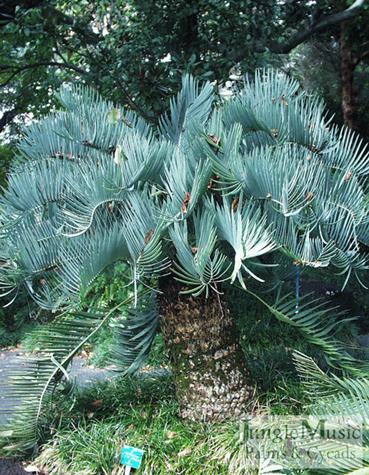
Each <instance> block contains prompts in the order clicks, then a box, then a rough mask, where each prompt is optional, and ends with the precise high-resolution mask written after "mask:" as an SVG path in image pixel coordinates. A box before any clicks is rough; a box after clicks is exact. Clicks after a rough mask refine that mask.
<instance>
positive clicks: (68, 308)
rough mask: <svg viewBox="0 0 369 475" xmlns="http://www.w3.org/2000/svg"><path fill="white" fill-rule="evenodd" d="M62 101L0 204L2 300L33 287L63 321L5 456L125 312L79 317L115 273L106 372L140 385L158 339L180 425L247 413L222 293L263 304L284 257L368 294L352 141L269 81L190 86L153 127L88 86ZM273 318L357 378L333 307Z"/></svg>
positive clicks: (286, 83) (306, 305)
mask: <svg viewBox="0 0 369 475" xmlns="http://www.w3.org/2000/svg"><path fill="white" fill-rule="evenodd" d="M60 103H61V106H62V110H61V111H60V112H57V113H55V114H53V115H51V116H50V117H48V118H46V119H44V120H42V121H41V122H35V123H33V124H32V125H31V126H30V127H29V128H28V129H27V130H26V131H25V133H24V138H23V139H22V141H21V142H20V144H19V154H18V157H17V160H16V162H15V164H14V166H13V169H12V171H11V173H10V175H9V177H8V182H9V184H8V188H7V190H6V191H4V195H3V197H2V199H1V230H2V265H1V276H2V277H1V282H2V287H3V289H4V294H6V295H8V297H9V299H10V301H11V300H12V299H13V298H16V295H17V293H18V292H19V290H20V289H21V288H22V287H23V288H26V290H27V291H28V292H29V294H30V296H31V297H32V298H33V299H34V300H35V301H36V302H37V303H38V304H39V305H41V306H43V307H46V308H49V309H52V310H53V311H56V312H57V315H58V316H57V317H56V318H55V320H54V321H53V322H52V323H51V324H49V326H47V327H45V328H44V329H43V330H40V337H39V342H40V345H39V346H40V350H41V351H42V355H41V356H40V357H37V356H35V357H34V358H33V359H29V360H27V361H26V365H28V366H26V367H27V368H29V369H28V371H29V373H28V378H27V380H25V379H24V378H23V379H22V375H23V374H24V372H25V370H24V369H21V370H20V369H19V368H16V369H15V371H16V373H17V374H16V375H15V377H14V378H13V385H14V388H15V389H14V394H16V396H15V397H16V398H19V395H20V394H21V395H28V397H29V398H31V400H30V399H29V400H28V403H27V406H26V409H25V407H23V409H22V410H21V412H19V413H18V419H14V420H18V428H17V429H14V425H13V428H12V429H11V430H9V431H8V432H7V433H6V435H7V437H8V440H9V441H10V440H12V443H13V448H14V447H15V445H14V441H15V440H16V441H18V442H19V441H20V440H24V438H25V437H28V438H29V440H31V439H32V437H31V434H33V433H34V430H35V425H34V424H35V423H34V422H31V420H32V421H34V419H35V418H36V419H37V418H39V417H40V414H41V412H42V411H41V409H42V402H43V399H44V396H45V394H47V391H48V388H49V387H50V385H51V384H52V383H53V382H55V381H56V380H58V379H60V377H61V376H62V375H63V374H64V373H65V368H66V367H67V365H68V364H69V362H70V360H71V358H72V357H73V355H74V354H75V353H76V351H78V348H80V347H81V346H82V345H83V343H84V342H85V341H86V340H87V339H88V338H89V336H90V335H91V334H92V333H95V332H96V331H97V330H98V329H99V328H100V327H101V326H102V325H104V324H105V323H107V322H108V321H109V318H110V317H111V316H112V315H116V314H117V313H119V312H120V311H121V308H122V307H123V304H124V305H125V304H126V302H122V304H121V306H118V307H117V308H115V309H109V311H107V310H106V309H104V308H97V309H96V308H84V309H83V311H81V310H80V309H79V310H77V309H78V302H79V300H80V298H81V296H83V297H84V301H86V298H88V297H86V296H88V291H89V286H90V284H91V282H92V281H93V279H94V278H95V277H96V276H97V275H98V274H99V273H101V272H102V271H103V270H104V269H105V268H106V267H107V266H109V265H112V264H114V263H117V262H121V261H123V262H126V263H128V264H129V267H127V268H129V269H130V272H131V275H132V295H133V297H132V299H131V302H130V308H129V316H128V318H127V319H122V322H121V324H119V325H118V326H117V327H116V329H115V331H116V333H117V335H116V338H117V346H116V348H115V349H114V351H113V355H112V356H113V357H114V359H115V361H116V362H118V363H120V364H121V365H122V367H123V369H125V370H126V371H128V372H134V371H136V370H137V369H138V368H139V367H140V365H142V362H143V361H144V359H145V356H146V355H147V354H148V352H149V350H150V345H151V343H152V341H153V339H154V337H155V335H156V333H157V332H158V331H161V332H162V334H163V336H164V341H165V343H166V345H167V348H168V350H169V355H170V361H171V365H172V369H173V373H174V377H175V382H176V388H177V394H178V399H179V403H180V411H181V415H182V416H183V417H186V418H189V419H191V420H199V419H201V420H203V419H206V420H212V421H214V420H223V419H226V418H229V417H233V416H237V415H239V414H241V413H243V412H244V411H245V407H246V403H247V402H248V401H249V399H250V398H252V394H253V387H252V381H250V380H249V376H248V371H247V363H246V362H245V360H244V357H243V354H242V351H241V348H240V345H239V342H238V338H237V331H236V328H235V325H234V321H233V319H232V315H230V313H229V311H228V309H227V306H226V302H225V298H224V291H225V289H226V285H227V283H234V284H236V285H238V286H239V287H241V288H243V289H244V290H245V291H246V292H247V294H245V295H247V296H248V297H251V296H252V295H253V296H254V297H256V298H259V299H261V297H260V295H259V294H258V293H256V294H255V293H253V292H252V291H251V290H250V282H253V281H265V284H263V286H267V285H268V284H269V283H271V282H268V280H270V278H269V275H271V274H270V273H269V270H271V267H270V266H275V265H278V262H280V261H281V259H282V258H283V262H290V264H291V266H292V267H294V268H295V269H298V270H299V271H303V270H304V269H305V268H307V267H310V268H320V269H323V268H324V269H327V270H328V271H330V272H331V271H332V270H336V271H337V272H338V273H340V274H343V275H345V277H346V278H345V283H346V282H347V281H348V279H349V278H350V277H356V278H357V279H359V281H361V283H363V284H364V282H362V279H361V277H360V275H361V271H363V270H365V269H366V268H367V260H366V257H365V255H364V254H363V252H362V250H363V249H362V247H363V246H362V243H364V244H365V245H368V244H369V226H368V225H369V215H368V206H367V204H368V202H367V200H366V195H365V186H366V184H365V183H366V182H365V180H366V177H367V175H368V173H369V154H368V151H367V149H366V147H365V146H364V145H363V143H362V140H361V139H360V138H359V137H358V136H357V135H356V134H355V133H354V132H352V131H349V130H348V129H345V128H342V129H340V128H338V127H336V126H334V125H330V122H331V120H330V119H329V118H328V117H327V114H326V112H325V109H324V105H323V104H322V103H321V101H320V100H319V99H317V98H314V97H310V96H309V95H308V94H306V93H304V92H303V91H301V90H300V87H299V85H298V83H297V82H296V81H294V80H292V79H290V78H288V77H287V76H285V75H284V74H282V73H280V72H275V71H261V72H258V73H257V74H256V75H255V78H254V79H253V80H252V81H246V82H245V85H244V88H243V89H242V90H241V91H240V92H239V93H238V94H236V95H235V96H233V97H232V98H231V99H228V100H221V99H220V98H219V97H216V96H215V94H214V90H213V86H212V85H211V84H210V83H206V84H203V85H200V84H199V83H198V81H197V80H196V79H194V78H192V77H191V76H188V75H186V76H184V78H183V81H182V89H181V90H180V92H179V93H178V95H177V96H176V97H175V98H173V99H172V101H171V104H170V112H169V113H168V114H166V115H165V116H164V117H161V118H160V121H159V127H158V128H155V127H153V126H151V125H148V124H147V123H145V121H144V120H143V119H141V118H139V117H137V116H136V115H134V114H133V113H132V112H130V111H127V110H124V109H122V108H119V107H117V106H115V105H113V104H112V103H110V102H106V101H104V100H103V99H102V98H101V97H99V95H98V94H96V93H95V92H93V91H92V90H90V89H87V88H84V87H80V86H77V87H71V88H70V87H68V86H66V87H64V88H63V89H62V91H61V92H60ZM274 269H275V268H274ZM265 271H267V272H265ZM277 274H278V271H277ZM263 276H264V277H263ZM262 301H263V302H264V300H263V299H262ZM266 305H267V307H268V308H269V310H271V311H272V312H273V313H274V315H275V316H276V317H277V318H278V319H280V320H281V321H283V322H285V323H287V324H290V325H293V326H294V327H295V328H296V331H300V332H302V333H303V334H304V335H305V336H306V338H307V339H308V340H309V341H310V342H311V343H313V344H316V345H318V346H319V347H320V348H321V349H322V350H324V352H325V354H326V356H327V361H328V363H329V364H331V365H332V366H335V367H337V368H338V367H340V368H341V369H343V370H345V371H348V370H352V371H356V372H360V371H361V368H362V364H361V363H360V362H358V361H356V360H355V359H354V358H353V357H352V356H351V355H350V354H348V353H346V352H345V350H344V348H343V347H342V345H339V344H338V343H337V342H336V340H335V337H334V331H335V317H336V312H335V311H334V310H333V311H332V310H331V309H329V308H327V306H326V305H325V304H323V303H321V302H318V301H316V300H313V301H310V300H309V299H301V300H300V302H299V303H298V308H296V301H295V300H294V298H292V297H284V298H282V299H279V301H278V302H277V303H276V304H275V305H269V304H266ZM31 374H32V378H30V377H29V376H30V375H31ZM32 418H33V419H32ZM19 443H20V442H19Z"/></svg>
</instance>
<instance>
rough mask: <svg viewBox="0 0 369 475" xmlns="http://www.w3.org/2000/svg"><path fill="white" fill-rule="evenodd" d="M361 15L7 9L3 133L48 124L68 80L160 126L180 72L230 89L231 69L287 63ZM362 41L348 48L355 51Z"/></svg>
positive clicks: (80, 4) (321, 5)
mask: <svg viewBox="0 0 369 475" xmlns="http://www.w3.org/2000/svg"><path fill="white" fill-rule="evenodd" d="M364 8H367V7H366V5H365V1H364V0H356V1H355V2H352V4H351V6H349V7H348V8H347V5H346V4H344V3H342V4H341V3H340V2H335V1H334V2H333V1H326V0H325V1H316V2H300V1H293V2H277V3H276V2H274V1H272V0H262V1H258V2H254V1H252V0H242V1H236V0H232V1H228V2H223V1H205V0H196V1H183V0H176V1H172V0H160V1H155V2H153V1H139V0H130V1H128V2H127V1H122V0H115V1H114V2H111V1H106V0H99V1H98V2H88V1H86V0H75V1H68V2H65V1H61V0H50V1H48V2H40V1H27V0H23V1H14V0H12V1H10V2H8V1H7V2H2V3H1V4H0V19H1V26H2V27H1V34H2V38H3V41H2V44H1V50H0V85H1V97H0V99H1V101H2V104H3V109H4V111H5V112H4V114H3V116H2V119H1V120H0V129H3V128H4V127H5V126H6V125H7V124H11V123H13V122H14V119H15V118H17V117H24V116H25V117H27V114H31V115H32V116H36V117H37V116H42V115H43V114H44V113H45V112H46V111H47V110H49V109H50V108H52V107H53V106H54V103H53V99H52V98H53V95H52V91H55V90H57V89H58V88H59V85H60V83H61V82H63V81H65V80H68V81H71V82H81V81H82V82H83V83H85V84H90V85H92V86H94V87H96V88H97V89H98V90H99V91H100V92H101V93H102V94H103V96H104V97H106V98H109V99H112V100H114V101H117V102H119V103H121V104H123V105H126V106H128V107H129V108H131V109H133V110H136V111H138V112H139V113H140V115H141V116H145V117H146V118H147V119H149V120H154V121H155V118H156V117H157V116H158V114H160V113H162V112H163V111H164V110H166V108H167V105H168V100H169V97H170V96H171V94H172V93H174V92H175V91H176V90H177V87H178V84H179V82H180V77H181V75H182V73H183V72H184V71H188V72H191V73H193V74H195V75H196V76H197V77H199V78H203V79H205V78H206V79H210V80H214V81H217V82H218V83H224V82H225V81H227V80H228V78H229V75H230V71H231V70H232V68H236V69H237V71H238V72H241V73H248V72H253V71H254V69H255V67H257V66H264V65H266V64H267V63H268V64H269V65H270V64H281V62H282V61H283V60H284V58H283V55H286V54H288V53H289V52H290V51H292V50H293V49H294V48H295V47H296V46H298V45H299V44H301V43H304V42H307V41H310V39H311V38H312V37H315V38H321V35H322V34H323V35H326V34H327V31H329V32H332V31H333V32H334V31H336V30H337V28H338V30H339V26H337V25H340V24H342V22H343V21H345V25H352V24H353V23H356V22H357V19H358V18H359V17H361V16H362V14H363V11H364ZM266 19H267V20H268V21H266ZM366 23H367V22H366ZM360 25H365V20H360ZM350 28H351V26H350ZM332 34H334V33H332ZM344 37H345V38H346V34H345V35H344ZM362 40H363V39H362V37H361V36H358V35H357V34H356V33H353V34H350V35H349V39H348V41H349V42H351V41H354V42H355V44H357V48H355V49H357V50H359V49H360V48H361V44H362ZM363 41H364V40H363ZM281 55H282V57H281ZM45 97H49V99H50V100H49V101H45ZM337 101H338V99H337Z"/></svg>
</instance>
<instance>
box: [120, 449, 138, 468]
mask: <svg viewBox="0 0 369 475" xmlns="http://www.w3.org/2000/svg"><path fill="white" fill-rule="evenodd" d="M143 454H144V451H143V450H141V449H136V447H130V446H129V445H125V446H124V447H123V448H122V454H121V458H120V463H121V464H122V465H127V466H128V467H132V468H140V465H141V462H142V457H143Z"/></svg>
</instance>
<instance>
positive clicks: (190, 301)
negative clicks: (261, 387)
mask: <svg viewBox="0 0 369 475" xmlns="http://www.w3.org/2000/svg"><path fill="white" fill-rule="evenodd" d="M161 290H162V291H163V295H162V297H161V314H162V316H163V322H162V331H163V336H164V340H165V343H166V345H167V348H168V350H169V357H170V361H171V365H172V370H173V373H174V378H175V385H176V391H177V398H178V402H179V406H180V415H181V417H183V418H185V419H189V420H193V421H199V420H202V421H211V422H216V421H222V420H226V419H231V418H234V417H240V416H242V415H243V414H246V411H247V402H248V401H250V399H251V397H252V395H253V393H254V388H253V387H251V386H250V381H249V373H248V370H247V368H246V365H245V358H244V355H243V352H242V349H241V347H240V344H239V341H238V337H237V332H236V328H235V325H234V322H233V319H232V318H231V316H230V314H229V311H228V309H227V308H226V305H225V304H224V303H221V301H220V299H219V298H218V296H217V295H215V294H212V295H210V296H209V297H208V298H207V299H205V298H204V297H199V298H194V297H191V296H185V295H181V294H179V290H180V287H179V286H178V284H176V283H175V282H174V281H172V282H167V283H166V285H164V286H161Z"/></svg>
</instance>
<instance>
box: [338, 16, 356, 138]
mask: <svg viewBox="0 0 369 475" xmlns="http://www.w3.org/2000/svg"><path fill="white" fill-rule="evenodd" d="M346 29H347V24H346V23H341V33H340V53H341V88H342V114H343V121H344V123H345V125H347V127H349V128H350V129H353V128H355V112H356V104H355V94H354V88H353V82H354V70H355V63H354V61H353V58H352V51H351V47H350V45H349V44H348V42H347V34H346Z"/></svg>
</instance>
